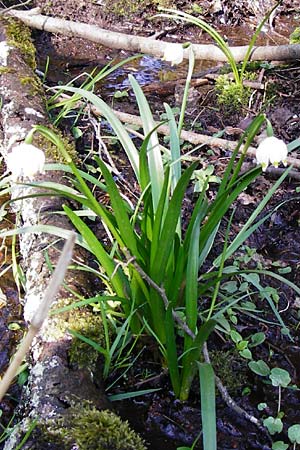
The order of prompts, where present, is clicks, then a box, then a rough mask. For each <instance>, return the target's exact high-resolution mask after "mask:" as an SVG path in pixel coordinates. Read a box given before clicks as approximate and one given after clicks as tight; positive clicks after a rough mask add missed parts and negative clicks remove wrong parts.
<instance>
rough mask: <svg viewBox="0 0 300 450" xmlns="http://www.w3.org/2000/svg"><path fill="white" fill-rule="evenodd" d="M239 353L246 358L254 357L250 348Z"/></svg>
mask: <svg viewBox="0 0 300 450" xmlns="http://www.w3.org/2000/svg"><path fill="white" fill-rule="evenodd" d="M239 354H240V355H241V356H242V357H243V358H245V359H252V353H251V352H250V350H249V348H245V349H244V350H242V351H241V352H239Z"/></svg>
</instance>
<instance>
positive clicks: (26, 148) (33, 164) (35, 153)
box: [7, 143, 45, 180]
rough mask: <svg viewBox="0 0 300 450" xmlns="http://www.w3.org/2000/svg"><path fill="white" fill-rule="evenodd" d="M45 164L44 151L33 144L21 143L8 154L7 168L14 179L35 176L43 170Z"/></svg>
mask: <svg viewBox="0 0 300 450" xmlns="http://www.w3.org/2000/svg"><path fill="white" fill-rule="evenodd" d="M44 164H45V154H44V152H43V151H42V150H40V149H39V148H37V147H35V146H34V145H31V144H25V143H22V144H19V145H17V146H16V147H14V148H13V149H12V151H11V153H9V154H8V155H7V169H8V170H9V171H10V172H11V173H12V177H13V179H14V180H17V179H18V178H19V177H22V176H23V177H27V178H33V177H34V175H36V174H38V173H42V172H43V169H44Z"/></svg>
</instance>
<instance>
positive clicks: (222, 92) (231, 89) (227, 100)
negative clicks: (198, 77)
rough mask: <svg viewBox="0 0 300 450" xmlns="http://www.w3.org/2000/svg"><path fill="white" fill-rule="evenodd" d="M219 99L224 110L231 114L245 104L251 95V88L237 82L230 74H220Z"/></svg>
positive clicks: (218, 81) (218, 83) (218, 84)
mask: <svg viewBox="0 0 300 450" xmlns="http://www.w3.org/2000/svg"><path fill="white" fill-rule="evenodd" d="M216 93H217V99H218V103H219V105H220V106H222V108H223V111H225V112H226V113H227V114H231V113H233V112H234V111H238V110H239V109H240V108H241V106H245V105H246V104H247V102H248V99H249V96H250V89H249V88H245V87H244V86H243V85H241V84H237V83H235V82H234V81H233V80H231V79H230V78H229V77H228V75H226V74H224V75H220V76H219V77H218V78H217V80H216Z"/></svg>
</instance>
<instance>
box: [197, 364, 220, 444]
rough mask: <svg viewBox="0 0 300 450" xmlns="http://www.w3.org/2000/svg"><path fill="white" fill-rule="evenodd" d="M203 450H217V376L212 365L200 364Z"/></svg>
mask: <svg viewBox="0 0 300 450" xmlns="http://www.w3.org/2000/svg"><path fill="white" fill-rule="evenodd" d="M198 369H199V378H200V394H201V419H202V433H203V450H217V426H216V422H217V421H216V393H215V374H214V371H213V368H212V366H211V364H208V363H198Z"/></svg>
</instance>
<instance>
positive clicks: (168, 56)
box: [163, 43, 183, 66]
mask: <svg viewBox="0 0 300 450" xmlns="http://www.w3.org/2000/svg"><path fill="white" fill-rule="evenodd" d="M163 60H164V61H168V62H170V63H171V65H172V66H173V65H174V64H180V63H181V62H182V61H183V47H182V45H181V44H172V43H170V44H167V45H166V46H165V51H164V56H163Z"/></svg>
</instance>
